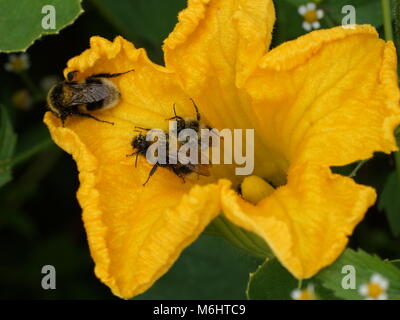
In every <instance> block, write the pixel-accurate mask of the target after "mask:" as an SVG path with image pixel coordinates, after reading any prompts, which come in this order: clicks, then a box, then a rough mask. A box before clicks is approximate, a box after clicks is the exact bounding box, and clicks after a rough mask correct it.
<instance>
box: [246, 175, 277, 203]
mask: <svg viewBox="0 0 400 320" xmlns="http://www.w3.org/2000/svg"><path fill="white" fill-rule="evenodd" d="M241 190H242V197H243V199H245V200H246V201H249V202H251V203H252V204H257V203H258V202H259V201H261V200H262V199H264V198H266V197H268V196H269V195H270V194H272V193H273V192H274V191H275V189H274V188H273V187H272V186H271V185H270V184H269V183H268V182H266V181H265V180H264V179H262V178H260V177H258V176H249V177H246V178H244V180H243V182H242V184H241Z"/></svg>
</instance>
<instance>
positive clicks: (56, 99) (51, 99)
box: [47, 82, 64, 117]
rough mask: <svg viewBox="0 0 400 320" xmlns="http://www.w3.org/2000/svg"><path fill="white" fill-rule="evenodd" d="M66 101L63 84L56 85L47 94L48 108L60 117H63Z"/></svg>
mask: <svg viewBox="0 0 400 320" xmlns="http://www.w3.org/2000/svg"><path fill="white" fill-rule="evenodd" d="M63 101H64V90H63V83H62V82H61V83H58V84H56V85H54V86H53V87H52V88H51V89H50V90H49V93H48V94H47V106H48V108H49V109H50V111H52V112H53V113H54V114H56V115H57V116H58V117H61V115H62V113H63V112H62V109H63Z"/></svg>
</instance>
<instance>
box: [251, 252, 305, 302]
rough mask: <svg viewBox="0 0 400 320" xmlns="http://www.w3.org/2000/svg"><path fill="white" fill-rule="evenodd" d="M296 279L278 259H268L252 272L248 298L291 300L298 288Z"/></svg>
mask: <svg viewBox="0 0 400 320" xmlns="http://www.w3.org/2000/svg"><path fill="white" fill-rule="evenodd" d="M297 285H298V280H296V279H295V278H294V277H293V276H292V275H291V274H290V273H289V272H288V271H287V270H286V269H285V268H283V267H282V266H281V264H280V263H279V262H278V260H277V259H271V260H268V259H267V260H266V261H265V262H264V263H263V264H262V265H261V266H259V267H258V269H257V271H256V272H254V273H251V274H250V279H249V283H248V286H247V298H248V299H251V300H291V299H292V298H291V297H290V294H291V292H292V291H293V290H295V289H296V288H297Z"/></svg>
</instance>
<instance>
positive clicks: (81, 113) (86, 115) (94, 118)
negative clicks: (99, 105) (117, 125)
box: [73, 111, 114, 125]
mask: <svg viewBox="0 0 400 320" xmlns="http://www.w3.org/2000/svg"><path fill="white" fill-rule="evenodd" d="M73 114H75V115H77V116H81V117H86V118H90V119H93V120H96V121H99V122H104V123H108V124H111V125H114V122H110V121H106V120H101V119H99V118H96V117H95V116H92V115H91V114H89V113H84V112H79V111H77V112H74V113H73Z"/></svg>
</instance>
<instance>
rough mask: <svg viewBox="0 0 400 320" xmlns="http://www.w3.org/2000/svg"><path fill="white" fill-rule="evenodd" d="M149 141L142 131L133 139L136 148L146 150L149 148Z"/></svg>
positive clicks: (133, 145)
mask: <svg viewBox="0 0 400 320" xmlns="http://www.w3.org/2000/svg"><path fill="white" fill-rule="evenodd" d="M147 144H148V142H147V141H146V136H145V135H143V134H142V133H139V134H138V135H137V136H136V137H134V138H133V139H132V143H131V145H132V147H133V148H134V149H136V150H145V149H147Z"/></svg>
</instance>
